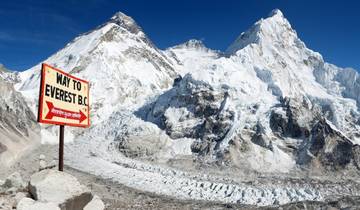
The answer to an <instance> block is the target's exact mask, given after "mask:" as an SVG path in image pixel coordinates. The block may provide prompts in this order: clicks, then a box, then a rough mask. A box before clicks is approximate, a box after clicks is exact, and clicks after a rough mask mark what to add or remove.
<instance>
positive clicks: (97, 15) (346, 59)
mask: <svg viewBox="0 0 360 210" xmlns="http://www.w3.org/2000/svg"><path fill="white" fill-rule="evenodd" d="M341 2H342V3H340V1H319V0H312V1H310V0H303V1H300V0H298V1H285V0H252V1H251V0H248V1H240V0H219V1H215V0H177V1H175V0H152V1H150V0H61V1H60V0H1V3H0V63H3V64H4V65H5V66H7V67H8V68H10V69H13V70H25V69H27V68H30V67H32V66H34V65H35V64H37V63H39V62H41V61H42V60H44V59H46V58H47V57H49V56H50V55H51V54H53V53H55V52H56V51H58V50H59V49H61V48H62V47H64V46H65V45H66V43H68V42H69V41H71V40H72V39H73V38H75V37H76V36H77V35H79V34H81V33H84V32H87V31H89V30H92V29H93V28H95V27H96V26H98V25H100V24H102V23H104V22H106V21H107V19H109V18H110V17H111V16H112V15H113V14H114V13H115V12H117V11H122V12H124V13H125V14H127V15H129V16H131V17H133V18H134V19H135V20H136V21H137V23H138V24H139V25H140V26H141V27H142V28H143V29H144V31H145V33H146V34H147V35H148V36H149V37H150V38H151V39H152V41H153V42H154V43H155V44H156V45H157V46H158V47H159V48H161V49H164V48H167V47H170V46H173V45H176V44H179V43H181V42H184V41H186V40H188V39H191V38H196V39H201V40H203V41H204V43H205V44H206V45H207V46H208V47H210V48H212V49H217V50H225V49H226V48H227V47H228V46H229V45H230V44H231V42H232V41H233V40H235V38H236V37H237V36H238V35H239V34H240V33H241V32H243V31H245V30H247V29H248V28H249V27H250V26H251V25H252V24H253V23H254V22H256V21H257V20H258V19H260V18H261V17H266V16H267V15H268V14H269V13H270V11H271V10H272V9H274V8H279V9H281V10H282V12H283V13H284V15H285V17H286V18H287V19H288V20H289V21H290V23H291V24H292V26H293V28H295V29H296V31H297V32H298V35H299V37H300V38H301V39H302V40H303V41H304V42H305V43H306V44H307V46H308V47H309V48H311V49H313V50H315V51H318V52H320V53H321V54H322V55H323V56H324V59H325V60H326V61H328V62H331V63H334V64H336V65H339V66H341V67H354V68H356V69H360V61H359V55H360V53H359V49H360V13H359V12H358V11H359V9H360V3H357V1H341Z"/></svg>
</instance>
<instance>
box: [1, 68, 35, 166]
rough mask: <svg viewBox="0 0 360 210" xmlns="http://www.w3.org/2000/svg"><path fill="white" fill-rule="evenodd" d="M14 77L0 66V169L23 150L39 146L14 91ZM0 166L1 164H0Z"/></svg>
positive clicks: (30, 117)
mask: <svg viewBox="0 0 360 210" xmlns="http://www.w3.org/2000/svg"><path fill="white" fill-rule="evenodd" d="M15 81H17V74H16V73H13V72H10V71H9V70H6V69H5V67H3V66H2V65H1V66H0V166H1V167H4V166H8V165H10V164H12V163H14V161H16V159H17V158H18V157H19V156H20V155H21V154H22V153H24V152H25V151H26V150H28V149H30V148H32V147H34V146H36V144H39V143H40V142H39V140H36V139H38V138H39V135H40V126H39V125H38V124H37V123H36V118H35V116H34V114H33V113H32V112H31V110H30V109H29V108H28V106H27V105H26V102H25V99H24V98H23V96H22V95H21V94H20V93H19V92H17V91H16V90H15V89H14V84H13V83H14V82H15ZM1 164H3V165H1Z"/></svg>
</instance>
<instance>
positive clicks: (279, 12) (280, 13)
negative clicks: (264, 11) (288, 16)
mask: <svg viewBox="0 0 360 210" xmlns="http://www.w3.org/2000/svg"><path fill="white" fill-rule="evenodd" d="M273 16H281V17H284V14H283V13H282V12H281V10H279V9H273V10H272V11H271V12H270V14H269V17H273Z"/></svg>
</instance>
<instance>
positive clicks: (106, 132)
mask: <svg viewBox="0 0 360 210" xmlns="http://www.w3.org/2000/svg"><path fill="white" fill-rule="evenodd" d="M44 62H45V63H48V64H50V65H54V66H56V67H59V68H60V69H63V70H65V71H67V72H70V73H71V74H74V75H76V76H79V77H81V78H84V79H87V80H89V81H90V84H91V90H90V95H91V98H90V103H91V121H92V126H91V128H90V129H87V130H80V129H74V130H70V133H69V134H68V135H69V136H72V137H73V138H74V140H75V141H74V143H72V144H71V145H70V146H69V147H68V148H67V151H68V152H69V155H68V160H67V161H68V164H70V165H72V166H76V167H81V170H88V171H90V172H92V173H97V174H109V173H110V172H109V171H111V170H114V171H116V170H115V169H116V167H120V166H123V167H125V168H127V170H128V168H129V167H130V165H131V167H133V168H132V169H131V170H133V169H134V170H135V171H136V170H139V171H141V173H148V172H149V171H151V172H154V171H158V172H159V173H161V175H162V176H163V175H164V174H167V173H169V174H171V173H172V171H171V170H170V171H169V170H167V169H166V170H165V169H164V170H163V169H161V168H156V167H155V168H153V166H148V165H145V166H144V165H143V163H139V162H135V163H134V162H131V161H138V160H144V159H145V160H151V161H152V163H167V164H170V165H172V166H176V167H179V168H181V169H185V170H187V169H189V168H191V169H193V168H197V166H204V165H206V166H209V167H210V168H211V167H213V166H214V167H215V169H214V170H216V167H218V166H222V167H224V168H227V169H231V170H232V169H234V170H235V169H239V170H242V171H256V172H262V173H268V172H269V173H280V174H289V173H293V172H298V173H301V172H304V168H305V169H306V170H305V171H320V173H324V174H326V173H336V172H339V171H351V172H353V173H355V174H358V170H359V168H360V147H359V146H358V144H359V143H360V111H359V110H360V105H359V103H360V94H359V93H360V77H359V73H358V72H356V71H355V70H353V69H350V68H346V69H343V68H340V67H336V66H335V65H332V64H329V63H326V62H325V61H324V59H323V58H322V56H321V55H320V54H319V53H317V52H314V51H312V50H310V49H308V48H307V47H306V45H305V44H304V43H303V42H302V41H301V40H300V39H299V37H298V36H297V34H296V31H295V30H294V29H293V28H292V26H291V25H290V23H289V22H288V20H287V19H286V18H285V17H284V15H283V14H282V12H281V11H279V10H274V11H273V12H271V14H270V15H269V16H268V17H267V18H265V19H261V20H259V21H258V22H256V23H255V24H254V25H253V26H252V27H251V28H250V29H249V30H247V31H246V32H244V33H241V35H240V36H239V37H238V38H237V39H236V40H235V41H234V43H233V44H231V45H230V46H229V48H228V50H227V51H226V52H220V51H216V50H212V49H208V48H207V47H206V46H205V45H204V44H203V43H202V42H201V41H198V40H190V41H188V42H186V43H184V44H180V45H177V46H174V47H171V48H168V49H166V50H160V49H158V48H157V47H156V46H155V45H154V44H153V43H152V42H151V41H150V40H149V38H148V37H147V36H146V35H145V33H144V32H143V31H142V30H141V28H140V27H139V26H138V25H137V24H136V23H135V21H134V20H133V19H131V18H130V17H128V16H126V15H124V14H123V13H117V14H115V15H114V16H113V17H112V18H111V19H110V20H109V21H108V22H107V23H105V24H103V25H101V26H99V27H98V28H96V29H95V30H93V31H91V32H88V33H86V34H83V35H80V36H79V37H77V38H75V39H74V40H73V41H72V42H70V43H69V44H68V45H66V46H65V48H63V49H62V50H60V51H59V52H57V53H56V54H54V55H52V56H51V57H49V58H48V59H46V60H45V61H44ZM18 79H19V80H20V82H18V83H17V84H16V90H18V91H20V92H21V93H22V94H23V96H24V97H25V99H26V102H27V104H28V105H29V106H30V107H31V109H32V110H33V113H34V114H36V112H35V110H36V106H37V97H38V90H39V88H38V86H39V83H40V80H39V79H40V64H39V65H37V66H34V67H33V68H31V69H29V70H27V71H24V72H22V73H20V74H19V75H18ZM67 130H69V129H67ZM55 131H56V130H53V129H52V126H50V127H49V126H43V127H42V131H41V133H42V141H43V142H47V141H50V140H49V139H50V138H53V139H54V140H55V141H56V137H53V136H52V134H53V133H54V132H55ZM49 134H51V135H49ZM89 159H92V160H93V161H89ZM90 163H91V164H90ZM97 163H98V165H96V164H97ZM94 164H95V165H94ZM105 165H106V168H104V167H105ZM110 167H114V168H111V170H110ZM94 168H96V170H95V169H94ZM129 170H130V169H129ZM144 170H147V171H146V172H143V171H144ZM99 171H100V172H99ZM101 171H103V172H104V173H101ZM225 171H226V170H225ZM119 173H120V172H119ZM134 173H135V172H134ZM136 173H137V172H136ZM136 173H135V175H134V177H137V176H138V175H139V174H136ZM149 173H150V172H149ZM174 173H175V172H174ZM176 173H178V172H176ZM218 173H221V172H219V171H218ZM116 174H117V172H114V173H112V175H111V176H116ZM118 175H119V176H120V175H121V174H118ZM183 175H184V174H182V175H181V176H183ZM228 175H229V174H228ZM106 176H107V178H109V176H110V175H106ZM139 176H140V175H139ZM164 176H165V175H164ZM184 176H185V175H184ZM229 176H230V175H229ZM110 178H111V177H110ZM147 181H148V180H147V179H145V180H144V183H142V184H144V186H145V185H146V186H147V189H150V191H151V188H152V187H151V186H153V185H152V184H154V183H155V182H154V183H152V182H150V181H149V182H147ZM132 184H134V183H131V184H130V185H132ZM158 184H159V183H158ZM161 184H163V185H164V186H163V187H164V188H163V189H167V188H166V186H167V187H169V189H170V188H171V187H172V186H171V187H170V186H168V185H169V184H167V183H161ZM181 184H183V183H181ZM165 185H166V186H165ZM181 186H183V185H181ZM136 187H139V188H141V186H140V185H136ZM189 189H190V188H189ZM191 189H193V188H191ZM285 191H286V190H285ZM285 191H284V192H285ZM181 192H182V191H181ZM266 192H267V191H266ZM162 193H164V192H163V191H162ZM174 193H176V192H174ZM269 193H270V194H271V193H273V191H272V190H271V189H269ZM317 193H318V192H312V191H311V193H309V194H308V195H307V194H306V192H305V193H304V194H305V195H304V196H303V197H302V195H301V193H300V194H299V196H300V197H299V198H296V199H295V200H301V199H323V197H321V196H320V197H319V195H318V194H317ZM225 194H226V192H225ZM275 194H276V193H275ZM285 194H286V195H285ZM285 194H284V196H290V194H291V193H290V194H287V193H285ZM182 196H185V197H184V198H192V197H191V195H190V193H189V194H187V193H185V191H184V195H183V194H182ZM196 196H198V195H196ZM209 196H210V195H209ZM231 196H234V197H231V199H233V200H232V201H236V199H239V198H237V197H236V196H235V195H231ZM276 196H277V195H276ZM276 196H275V197H276ZM210 197H211V196H210ZM215 197H216V196H215ZM245 197H246V196H245ZM250 197H251V196H250ZM250 197H249V199H250ZM290 197H291V196H290ZM290 197H287V198H286V199H285V200H283V201H281V202H288V201H289V199H290ZM229 199H230V198H229ZM244 199H245V198H244ZM274 199H275V198H269V200H266V201H264V203H262V204H267V202H269V203H271V202H275V201H274ZM281 199H283V198H281ZM290 200H291V199H290ZM246 202H250V203H251V202H255V201H253V200H251V201H250V200H246V201H245V200H244V203H246Z"/></svg>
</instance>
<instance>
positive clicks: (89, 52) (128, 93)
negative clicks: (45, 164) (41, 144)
mask: <svg viewBox="0 0 360 210" xmlns="http://www.w3.org/2000/svg"><path fill="white" fill-rule="evenodd" d="M43 62H44V63H47V64H49V65H52V66H55V67H57V68H60V69H62V70H64V71H66V72H69V73H71V74H73V75H75V76H77V77H80V78H83V79H85V80H88V81H90V86H91V89H90V95H91V99H90V100H91V106H92V107H91V111H92V112H91V121H92V124H96V123H97V122H101V121H102V120H104V119H107V118H108V117H109V116H110V115H111V113H112V112H113V111H115V110H118V109H120V108H121V107H127V108H129V107H130V108H131V107H134V106H136V105H138V104H141V103H143V102H144V101H145V100H146V99H147V98H148V97H149V96H152V95H156V94H158V93H160V92H161V91H163V90H164V89H167V88H168V87H169V86H170V85H171V83H172V81H173V78H175V77H176V72H175V70H174V68H173V65H172V61H171V60H170V59H168V57H167V56H165V55H164V54H163V52H162V51H161V50H159V49H158V48H157V47H155V45H154V44H153V43H152V42H151V41H150V40H149V38H148V37H147V36H146V35H145V33H144V32H143V31H142V29H141V27H140V26H138V25H137V24H136V22H135V21H134V20H133V19H132V18H131V17H128V16H126V15H125V14H123V13H120V12H119V13H116V14H115V15H114V16H113V17H112V18H110V19H109V21H108V22H106V23H105V24H103V25H101V26H99V27H98V28H96V29H95V30H93V31H90V32H88V33H85V34H83V35H80V36H79V37H77V38H75V39H74V40H73V41H72V42H70V43H69V44H67V45H66V46H65V47H64V48H63V49H61V50H60V51H59V52H57V53H55V54H54V55H52V56H51V57H49V58H48V59H46V60H45V61H43ZM40 69H41V65H40V64H38V65H36V66H34V67H33V68H31V69H29V70H27V71H24V72H22V73H20V78H21V82H20V83H18V84H17V85H16V88H17V90H19V91H21V92H22V94H23V95H24V96H25V98H26V99H27V102H28V104H29V106H30V107H31V108H32V111H33V112H34V113H35V112H36V110H37V108H36V106H37V97H38V91H39V84H40ZM43 133H46V132H45V131H44V132H43ZM47 133H51V131H50V132H47ZM44 139H45V138H44Z"/></svg>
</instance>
